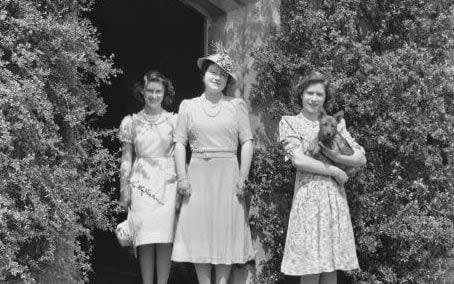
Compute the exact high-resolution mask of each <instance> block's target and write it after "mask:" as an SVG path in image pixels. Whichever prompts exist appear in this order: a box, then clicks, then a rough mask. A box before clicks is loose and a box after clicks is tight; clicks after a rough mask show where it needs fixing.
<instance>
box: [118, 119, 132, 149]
mask: <svg viewBox="0 0 454 284" xmlns="http://www.w3.org/2000/svg"><path fill="white" fill-rule="evenodd" d="M118 138H119V139H120V141H121V142H123V143H132V142H133V137H132V117H131V116H130V115H127V116H125V118H123V120H122V121H121V123H120V130H119V132H118Z"/></svg>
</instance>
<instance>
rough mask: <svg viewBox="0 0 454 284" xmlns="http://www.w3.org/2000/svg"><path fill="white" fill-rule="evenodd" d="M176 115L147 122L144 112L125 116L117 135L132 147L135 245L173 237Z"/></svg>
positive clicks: (166, 115)
mask: <svg viewBox="0 0 454 284" xmlns="http://www.w3.org/2000/svg"><path fill="white" fill-rule="evenodd" d="M175 122H176V116H175V115H174V114H172V113H169V112H165V111H164V112H163V113H162V115H161V116H160V118H159V119H158V120H156V121H150V119H148V118H147V116H146V115H145V114H144V113H143V111H141V112H139V113H137V114H133V115H128V116H126V117H125V118H124V119H123V121H122V122H121V125H120V133H119V138H120V140H121V141H122V142H124V143H131V144H133V146H134V162H133V165H132V169H131V174H130V176H129V185H130V187H131V210H130V211H129V216H128V219H129V220H130V222H132V224H131V225H132V226H131V227H132V228H133V234H134V246H136V247H137V246H140V245H145V244H152V243H171V242H173V238H174V227H175V202H176V172H175V161H174V153H173V152H174V142H173V134H174V129H175Z"/></svg>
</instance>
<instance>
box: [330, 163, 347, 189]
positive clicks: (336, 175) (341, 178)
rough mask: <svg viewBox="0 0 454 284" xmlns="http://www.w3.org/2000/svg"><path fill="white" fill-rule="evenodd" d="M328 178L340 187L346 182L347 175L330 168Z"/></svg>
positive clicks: (334, 167) (333, 167) (332, 167)
mask: <svg viewBox="0 0 454 284" xmlns="http://www.w3.org/2000/svg"><path fill="white" fill-rule="evenodd" d="M330 176H332V177H333V178H334V180H335V181H336V182H337V183H338V184H339V185H341V186H342V185H343V184H344V183H346V182H347V180H348V176H347V174H346V173H345V172H344V171H343V170H341V169H339V168H338V167H336V166H330Z"/></svg>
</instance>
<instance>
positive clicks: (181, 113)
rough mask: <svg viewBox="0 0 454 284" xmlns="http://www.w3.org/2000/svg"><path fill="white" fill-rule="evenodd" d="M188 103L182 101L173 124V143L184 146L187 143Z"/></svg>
mask: <svg viewBox="0 0 454 284" xmlns="http://www.w3.org/2000/svg"><path fill="white" fill-rule="evenodd" d="M188 107H189V103H188V101H187V100H183V101H182V102H181V104H180V108H179V110H178V115H177V119H176V124H175V132H174V136H173V141H174V142H179V143H181V144H183V145H185V146H186V144H187V143H188V131H189V127H188V125H189V109H188Z"/></svg>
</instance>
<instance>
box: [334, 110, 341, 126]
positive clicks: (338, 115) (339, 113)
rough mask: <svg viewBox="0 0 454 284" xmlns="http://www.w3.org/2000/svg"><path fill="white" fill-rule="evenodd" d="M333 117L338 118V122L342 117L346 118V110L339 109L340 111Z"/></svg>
mask: <svg viewBox="0 0 454 284" xmlns="http://www.w3.org/2000/svg"><path fill="white" fill-rule="evenodd" d="M333 117H334V118H335V119H336V121H337V123H339V122H340V121H341V120H342V118H344V111H343V110H341V111H339V112H336V113H335V114H334V115H333Z"/></svg>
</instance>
